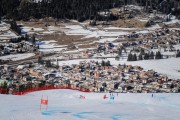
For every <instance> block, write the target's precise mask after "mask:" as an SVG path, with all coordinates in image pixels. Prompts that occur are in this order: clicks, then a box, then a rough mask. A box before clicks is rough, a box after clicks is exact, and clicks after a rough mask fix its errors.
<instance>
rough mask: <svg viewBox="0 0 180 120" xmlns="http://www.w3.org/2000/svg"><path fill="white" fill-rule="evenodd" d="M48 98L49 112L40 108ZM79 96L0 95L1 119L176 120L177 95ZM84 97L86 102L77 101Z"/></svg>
mask: <svg viewBox="0 0 180 120" xmlns="http://www.w3.org/2000/svg"><path fill="white" fill-rule="evenodd" d="M42 95H43V96H44V97H45V98H46V96H48V100H49V105H48V110H47V111H46V110H45V106H43V105H42V110H41V111H40V99H41V97H42ZM104 95H105V93H82V92H79V91H72V90H46V91H39V92H32V93H29V94H27V95H24V96H13V95H0V107H1V109H0V119H1V120H179V118H180V101H179V100H180V94H154V95H153V97H152V94H120V93H119V94H117V93H114V94H113V96H114V98H115V99H114V100H113V99H109V98H110V94H109V93H106V97H107V98H106V99H104V98H103V96H104ZM80 96H85V99H80Z"/></svg>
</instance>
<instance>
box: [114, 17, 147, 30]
mask: <svg viewBox="0 0 180 120" xmlns="http://www.w3.org/2000/svg"><path fill="white" fill-rule="evenodd" d="M111 24H112V26H115V27H123V28H131V27H132V28H144V27H145V25H146V22H144V21H140V20H138V19H135V18H133V19H119V20H116V21H112V22H111Z"/></svg>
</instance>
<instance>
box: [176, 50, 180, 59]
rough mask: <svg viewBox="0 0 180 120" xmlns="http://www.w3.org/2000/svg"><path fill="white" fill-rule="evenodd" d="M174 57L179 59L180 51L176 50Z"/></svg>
mask: <svg viewBox="0 0 180 120" xmlns="http://www.w3.org/2000/svg"><path fill="white" fill-rule="evenodd" d="M176 57H177V58H178V57H180V51H179V50H177V53H176Z"/></svg>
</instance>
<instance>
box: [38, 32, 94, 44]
mask: <svg viewBox="0 0 180 120" xmlns="http://www.w3.org/2000/svg"><path fill="white" fill-rule="evenodd" d="M36 37H37V38H39V39H41V40H46V41H48V40H55V41H57V43H58V44H60V45H70V44H72V43H73V44H76V43H77V42H78V43H81V44H84V43H86V44H89V43H91V42H93V41H95V40H97V39H96V38H84V36H82V35H66V34H65V33H62V34H59V33H53V34H48V35H37V36H36Z"/></svg>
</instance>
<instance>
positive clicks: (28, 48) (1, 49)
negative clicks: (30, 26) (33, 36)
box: [0, 41, 36, 56]
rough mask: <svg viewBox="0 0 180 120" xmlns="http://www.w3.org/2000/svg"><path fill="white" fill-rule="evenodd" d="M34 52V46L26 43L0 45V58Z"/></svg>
mask: <svg viewBox="0 0 180 120" xmlns="http://www.w3.org/2000/svg"><path fill="white" fill-rule="evenodd" d="M35 50H36V46H35V45H33V44H32V43H30V42H28V41H21V42H18V43H1V44H0V56H5V55H9V54H17V53H27V52H34V51H35Z"/></svg>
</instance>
